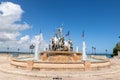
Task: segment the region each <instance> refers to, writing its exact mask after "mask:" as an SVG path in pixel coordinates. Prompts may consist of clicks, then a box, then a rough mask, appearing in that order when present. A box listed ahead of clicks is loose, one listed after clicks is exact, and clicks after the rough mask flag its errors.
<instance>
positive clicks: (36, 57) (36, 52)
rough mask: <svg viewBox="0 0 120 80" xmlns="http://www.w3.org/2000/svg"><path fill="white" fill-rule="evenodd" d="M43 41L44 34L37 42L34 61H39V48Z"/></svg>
mask: <svg viewBox="0 0 120 80" xmlns="http://www.w3.org/2000/svg"><path fill="white" fill-rule="evenodd" d="M42 40H43V35H42V33H41V34H40V35H39V36H38V37H37V40H36V46H35V55H34V59H35V60H38V59H39V47H40V43H41V41H42Z"/></svg>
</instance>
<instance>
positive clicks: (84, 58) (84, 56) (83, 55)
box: [82, 41, 87, 60]
mask: <svg viewBox="0 0 120 80" xmlns="http://www.w3.org/2000/svg"><path fill="white" fill-rule="evenodd" d="M82 50H83V54H82V59H83V60H86V56H87V55H86V45H85V41H83V47H82Z"/></svg>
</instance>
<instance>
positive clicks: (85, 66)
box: [11, 58, 110, 71]
mask: <svg viewBox="0 0 120 80" xmlns="http://www.w3.org/2000/svg"><path fill="white" fill-rule="evenodd" d="M11 65H13V66H16V67H22V68H26V69H30V70H32V69H38V70H70V71H71V70H79V71H87V70H96V69H101V68H105V67H109V66H110V61H109V60H107V59H104V60H103V59H94V58H92V59H88V60H86V61H83V60H80V61H77V62H49V61H41V60H37V61H36V60H34V59H33V58H12V59H11Z"/></svg>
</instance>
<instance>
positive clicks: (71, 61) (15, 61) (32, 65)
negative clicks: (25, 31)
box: [11, 28, 110, 71]
mask: <svg viewBox="0 0 120 80" xmlns="http://www.w3.org/2000/svg"><path fill="white" fill-rule="evenodd" d="M41 37H42V34H40V35H39V37H38V39H37V41H36V46H35V54H34V58H31V57H30V58H24V57H18V58H17V57H16V58H12V59H11V65H14V66H17V67H24V68H27V69H30V70H33V69H39V70H70V71H71V70H79V71H81V70H84V71H87V70H92V69H99V68H103V67H108V66H110V61H109V60H108V59H98V58H87V55H86V44H85V41H84V40H83V42H82V45H83V46H82V51H83V52H79V51H78V47H76V51H73V42H72V39H69V40H68V41H66V40H65V37H63V35H62V28H59V29H58V31H57V32H56V34H55V35H54V37H52V38H51V39H50V44H49V49H48V50H47V51H46V50H44V51H39V46H40V43H41Z"/></svg>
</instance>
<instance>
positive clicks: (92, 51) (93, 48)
mask: <svg viewBox="0 0 120 80" xmlns="http://www.w3.org/2000/svg"><path fill="white" fill-rule="evenodd" d="M93 50H94V47H93V46H92V54H93Z"/></svg>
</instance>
